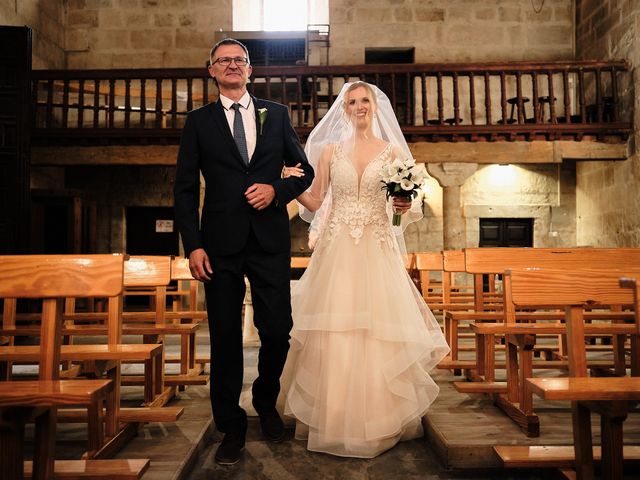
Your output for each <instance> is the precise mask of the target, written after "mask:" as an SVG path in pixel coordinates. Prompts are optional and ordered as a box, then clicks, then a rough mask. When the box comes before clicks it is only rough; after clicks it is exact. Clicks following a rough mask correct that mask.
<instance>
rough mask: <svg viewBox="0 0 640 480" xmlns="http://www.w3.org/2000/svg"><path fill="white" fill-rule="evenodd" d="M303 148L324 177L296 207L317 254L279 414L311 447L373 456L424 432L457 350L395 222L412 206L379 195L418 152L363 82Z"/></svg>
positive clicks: (412, 214) (304, 286) (300, 292)
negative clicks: (419, 285)
mask: <svg viewBox="0 0 640 480" xmlns="http://www.w3.org/2000/svg"><path fill="white" fill-rule="evenodd" d="M305 151H306V153H307V156H308V157H309V160H310V162H311V163H312V164H313V165H314V168H315V171H316V177H315V179H314V183H313V185H312V186H311V187H310V189H309V190H308V191H307V192H305V193H303V194H302V195H301V196H300V197H298V201H299V203H300V204H301V205H302V207H301V216H302V217H303V218H305V219H306V220H312V226H311V230H310V231H311V234H310V236H311V241H312V242H314V243H315V248H314V252H313V255H312V257H311V261H310V263H309V266H308V268H307V270H306V272H305V273H304V275H303V276H302V278H301V279H300V281H299V282H298V283H297V284H296V286H295V287H294V288H293V291H292V299H291V305H292V312H293V321H294V326H293V330H292V331H291V340H290V351H289V355H288V358H287V363H286V366H285V370H284V373H283V375H282V378H281V384H282V392H281V403H284V405H281V408H282V409H283V412H284V414H285V415H286V416H290V417H293V418H295V420H296V438H304V439H307V448H308V449H309V450H312V451H317V452H325V453H329V454H332V455H339V456H347V457H361V458H371V457H375V456H376V455H379V454H380V453H382V452H384V451H385V450H388V449H390V448H391V447H393V446H394V445H395V444H396V443H397V442H398V441H400V440H408V439H413V438H417V437H419V436H421V435H422V424H421V418H422V416H423V415H424V414H425V412H426V411H427V409H428V408H429V405H430V404H431V403H432V402H433V401H434V399H435V398H436V396H437V394H438V390H439V389H438V386H437V385H436V383H435V382H434V381H433V380H432V379H431V377H430V376H429V374H428V372H429V370H430V369H431V368H433V367H434V366H435V365H436V364H437V363H438V362H439V361H440V360H441V359H442V358H443V357H444V356H445V355H446V354H447V353H448V351H449V347H448V346H447V344H446V341H445V339H444V336H443V335H442V332H441V331H440V327H439V326H438V324H437V322H436V320H435V318H434V316H433V314H432V313H431V311H430V310H429V308H428V307H427V305H426V304H425V302H424V300H423V299H422V296H421V295H420V293H419V292H418V290H417V289H416V287H415V286H414V284H413V282H412V281H411V279H410V277H409V275H408V274H407V272H406V270H405V266H404V261H403V253H404V241H403V238H402V227H392V225H391V220H390V215H391V213H392V208H395V209H396V211H397V212H401V213H404V212H405V211H407V210H408V209H409V207H410V206H411V201H410V200H401V199H394V200H393V202H392V201H387V199H386V196H385V192H384V191H383V190H382V188H381V187H382V183H381V172H382V169H383V167H384V166H385V165H388V164H389V163H390V162H392V161H393V160H394V159H396V158H399V159H401V160H404V159H406V158H410V157H411V153H410V151H409V148H408V146H407V144H406V141H405V139H404V137H403V135H402V132H401V131H400V127H399V125H398V123H397V120H396V118H395V115H394V113H393V109H392V108H391V105H390V102H389V99H388V98H387V97H386V95H385V94H384V93H383V92H382V91H381V90H379V89H378V88H377V87H375V86H373V85H370V84H367V83H364V82H356V83H352V84H346V85H345V86H344V87H343V89H342V91H341V93H340V95H339V96H338V98H337V99H336V101H335V103H334V104H333V106H332V107H331V109H330V110H329V112H328V113H327V114H326V115H325V116H324V117H323V119H322V121H321V122H320V123H319V124H318V126H317V127H316V128H315V129H314V131H313V132H312V133H311V134H310V136H309V139H308V141H307V144H306V147H305ZM296 174H299V171H293V170H288V171H287V172H285V175H296ZM414 203H415V204H418V202H414ZM414 210H416V211H414ZM314 213H315V215H314ZM421 215H422V213H421V211H420V208H419V205H417V208H413V209H411V211H409V212H407V213H406V214H405V215H403V222H404V223H406V222H407V221H411V220H412V219H415V218H416V216H417V217H418V218H419V217H421Z"/></svg>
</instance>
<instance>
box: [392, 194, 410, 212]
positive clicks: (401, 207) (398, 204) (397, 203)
mask: <svg viewBox="0 0 640 480" xmlns="http://www.w3.org/2000/svg"><path fill="white" fill-rule="evenodd" d="M410 208H411V199H410V198H404V197H393V210H394V211H395V212H396V213H406V211H407V210H409V209H410Z"/></svg>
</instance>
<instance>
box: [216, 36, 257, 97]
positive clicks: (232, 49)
mask: <svg viewBox="0 0 640 480" xmlns="http://www.w3.org/2000/svg"><path fill="white" fill-rule="evenodd" d="M225 57H226V58H237V57H241V58H246V57H247V54H246V53H245V51H244V50H243V49H242V47H241V46H239V45H233V44H230V45H220V46H219V47H218V48H217V49H216V51H215V53H214V57H213V58H212V59H211V65H210V66H209V75H211V76H212V77H213V78H215V79H216V80H217V81H218V86H219V87H220V88H221V89H232V88H241V87H244V86H245V85H246V84H247V83H248V81H249V77H250V76H251V65H250V64H246V65H238V64H236V62H235V61H232V62H231V63H230V64H229V65H226V66H225V65H221V64H220V62H219V61H218V60H219V59H221V58H225Z"/></svg>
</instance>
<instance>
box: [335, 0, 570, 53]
mask: <svg viewBox="0 0 640 480" xmlns="http://www.w3.org/2000/svg"><path fill="white" fill-rule="evenodd" d="M539 3H540V2H538V1H536V2H532V1H531V0H509V1H504V0H483V1H470V0H453V1H452V0H430V1H428V2H427V1H423V0H331V1H330V11H329V18H330V19H331V49H330V59H331V60H330V62H331V64H350V63H355V64H359V63H364V50H365V48H375V47H415V61H416V62H417V63H429V62H483V61H502V60H556V59H557V60H560V59H562V60H566V59H568V58H569V59H570V58H573V38H574V32H573V7H572V4H573V2H572V0H546V2H544V5H543V7H542V9H541V10H540V12H539V13H536V12H535V11H534V8H533V5H534V4H535V5H537V4H539ZM391 24H393V28H390V25H391Z"/></svg>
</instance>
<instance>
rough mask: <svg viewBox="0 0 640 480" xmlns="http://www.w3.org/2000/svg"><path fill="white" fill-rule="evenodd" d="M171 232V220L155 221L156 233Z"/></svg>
mask: <svg viewBox="0 0 640 480" xmlns="http://www.w3.org/2000/svg"><path fill="white" fill-rule="evenodd" d="M171 232H173V220H156V233H171Z"/></svg>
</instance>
